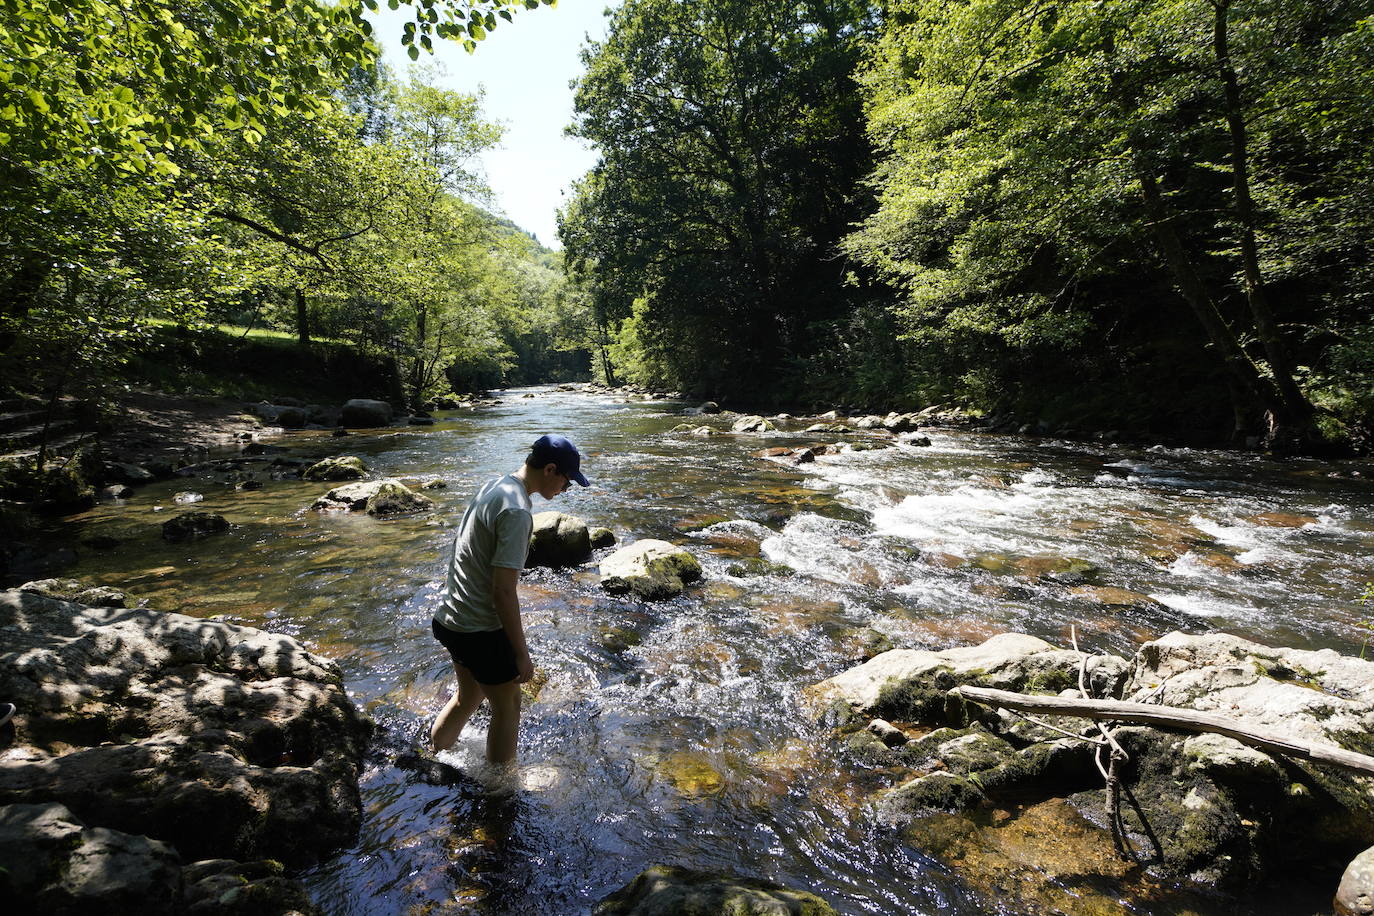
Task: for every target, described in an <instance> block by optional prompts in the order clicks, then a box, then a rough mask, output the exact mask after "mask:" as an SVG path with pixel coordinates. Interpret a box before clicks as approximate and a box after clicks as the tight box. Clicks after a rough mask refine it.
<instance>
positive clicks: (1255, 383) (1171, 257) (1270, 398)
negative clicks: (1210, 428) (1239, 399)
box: [1137, 168, 1282, 434]
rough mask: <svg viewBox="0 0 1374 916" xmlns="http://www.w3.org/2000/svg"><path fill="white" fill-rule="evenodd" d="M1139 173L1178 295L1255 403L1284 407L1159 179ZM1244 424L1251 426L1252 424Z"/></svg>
mask: <svg viewBox="0 0 1374 916" xmlns="http://www.w3.org/2000/svg"><path fill="white" fill-rule="evenodd" d="M1137 177H1138V178H1139V179H1140V189H1141V193H1142V196H1143V197H1144V200H1145V213H1146V215H1147V216H1148V217H1149V220H1150V224H1151V229H1152V231H1153V232H1154V235H1155V241H1156V243H1157V244H1158V245H1159V253H1160V256H1161V257H1162V258H1163V259H1164V264H1165V266H1166V267H1167V268H1168V270H1169V273H1170V274H1171V275H1172V276H1173V278H1174V286H1175V288H1176V289H1177V290H1178V292H1179V295H1181V296H1182V297H1183V300H1184V301H1185V302H1187V303H1188V306H1189V308H1191V309H1192V311H1193V314H1194V315H1195V316H1196V317H1197V320H1198V323H1199V324H1201V325H1202V327H1203V330H1204V331H1206V333H1207V339H1208V341H1209V342H1210V343H1211V344H1212V346H1213V347H1214V348H1215V349H1216V351H1217V353H1218V354H1220V356H1221V359H1222V363H1223V365H1224V366H1225V368H1226V371H1227V375H1228V377H1229V379H1230V380H1231V382H1232V383H1234V384H1235V385H1236V386H1237V388H1238V389H1239V391H1240V392H1243V393H1244V395H1245V396H1246V397H1248V398H1249V399H1250V400H1251V401H1252V403H1254V404H1258V405H1260V406H1262V407H1263V408H1265V409H1267V410H1269V411H1270V412H1274V411H1276V410H1281V409H1282V401H1281V400H1280V398H1279V395H1278V392H1277V391H1275V390H1274V387H1273V385H1272V384H1270V383H1269V382H1268V381H1267V380H1266V379H1265V378H1264V377H1263V376H1261V375H1260V373H1259V370H1257V369H1256V368H1255V364H1254V363H1252V362H1251V361H1250V357H1248V356H1246V355H1245V351H1244V350H1242V349H1241V346H1240V342H1239V341H1238V340H1236V335H1235V334H1234V333H1232V331H1231V328H1230V327H1229V326H1228V325H1227V324H1226V319H1225V318H1223V317H1222V315H1221V312H1220V311H1219V310H1218V309H1217V306H1216V302H1215V301H1213V299H1212V297H1211V295H1210V294H1209V293H1208V292H1207V287H1206V286H1205V285H1204V284H1203V282H1202V278H1201V277H1199V276H1198V274H1197V271H1196V270H1195V269H1194V267H1193V263H1192V261H1191V260H1190V259H1189V257H1188V253H1187V251H1185V250H1184V247H1183V242H1182V241H1181V240H1180V239H1179V237H1178V233H1177V232H1175V231H1174V228H1173V222H1172V219H1173V216H1172V214H1171V213H1170V212H1169V208H1168V205H1167V204H1165V202H1164V198H1163V195H1161V194H1160V191H1159V183H1158V182H1157V181H1156V180H1155V178H1154V176H1152V175H1150V174H1149V173H1148V172H1147V171H1145V169H1143V168H1140V169H1138V171H1137ZM1245 425H1246V426H1247V427H1249V425H1250V424H1248V423H1247V424H1245ZM1237 433H1238V434H1239V433H1241V430H1237Z"/></svg>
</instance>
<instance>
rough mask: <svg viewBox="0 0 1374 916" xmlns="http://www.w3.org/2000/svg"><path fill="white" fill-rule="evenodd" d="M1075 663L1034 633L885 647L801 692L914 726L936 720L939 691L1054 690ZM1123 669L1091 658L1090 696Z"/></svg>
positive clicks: (1069, 677) (1105, 691)
mask: <svg viewBox="0 0 1374 916" xmlns="http://www.w3.org/2000/svg"><path fill="white" fill-rule="evenodd" d="M1081 659H1082V656H1081V654H1080V653H1078V652H1074V651H1072V650H1070V649H1056V648H1055V647H1054V646H1051V645H1050V644H1049V643H1047V642H1045V641H1044V640H1043V639H1037V638H1036V637H1034V636H1026V635H1024V634H1021V633H1002V634H999V635H997V636H994V637H992V638H991V639H989V640H988V641H986V642H984V643H982V644H981V645H977V646H964V647H961V648H955V649H945V650H944V651H941V652H931V651H926V650H921V649H893V650H892V651H890V652H884V653H882V654H881V655H876V656H874V657H873V658H871V659H869V660H868V661H866V662H864V663H863V664H861V665H858V666H857V667H854V668H850V669H849V670H848V671H845V672H842V673H840V674H837V675H836V676H835V677H832V678H830V679H828V680H825V681H821V682H820V683H819V684H816V685H814V686H813V687H811V688H808V690H807V695H808V697H809V698H810V699H811V701H812V702H813V704H814V708H815V709H816V710H818V711H819V710H823V709H825V708H826V707H828V706H830V705H831V704H834V703H836V702H838V703H842V704H844V705H845V706H847V707H848V708H849V710H850V711H851V712H852V713H855V714H858V715H862V716H865V717H867V718H874V717H881V718H885V719H894V720H896V721H905V722H912V721H922V720H926V719H929V718H931V717H932V716H933V715H934V716H936V718H939V717H940V716H942V715H943V710H944V708H945V703H946V694H947V693H948V691H949V690H951V689H953V688H954V687H957V686H959V685H961V684H970V685H975V686H979V687H994V688H997V689H1000V690H1016V691H1027V692H1042V693H1044V692H1058V691H1059V690H1061V689H1063V688H1065V687H1070V686H1073V685H1075V684H1077V683H1078V668H1079V665H1080V663H1081ZM1128 670H1129V669H1128V665H1127V662H1126V660H1125V659H1122V658H1118V657H1116V656H1114V655H1098V656H1093V657H1091V658H1090V659H1089V662H1088V675H1087V676H1088V682H1089V684H1090V685H1091V686H1092V687H1093V688H1094V693H1095V694H1096V695H1098V696H1103V695H1115V694H1116V692H1117V691H1118V690H1119V685H1120V684H1121V683H1122V682H1123V681H1124V679H1125V677H1126V675H1127V673H1128Z"/></svg>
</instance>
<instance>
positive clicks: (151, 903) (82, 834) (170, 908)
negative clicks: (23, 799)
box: [0, 802, 181, 916]
mask: <svg viewBox="0 0 1374 916" xmlns="http://www.w3.org/2000/svg"><path fill="white" fill-rule="evenodd" d="M0 862H3V863H4V871H3V873H0V888H3V889H4V894H5V899H7V900H9V901H10V902H9V904H8V906H9V907H12V908H13V909H12V910H11V912H28V913H37V912H43V913H146V914H149V916H153V914H162V913H166V914H172V913H176V912H178V911H179V910H180V907H179V906H178V905H177V904H178V902H179V898H180V896H181V860H180V858H179V857H178V856H177V853H176V850H175V849H173V848H172V847H171V846H169V845H167V844H166V843H162V842H159V841H157V840H150V839H149V838H148V837H146V836H139V835H137V834H131V833H125V832H123V831H119V830H110V829H109V828H106V827H88V826H86V825H85V824H84V823H82V821H81V820H80V819H79V818H77V817H76V816H75V815H73V814H72V812H71V811H69V810H68V809H67V808H66V807H65V806H64V805H61V804H58V803H57V802H39V803H34V804H13V805H5V806H3V807H0Z"/></svg>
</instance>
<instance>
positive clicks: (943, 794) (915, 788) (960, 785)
mask: <svg viewBox="0 0 1374 916" xmlns="http://www.w3.org/2000/svg"><path fill="white" fill-rule="evenodd" d="M987 800H988V799H987V796H986V795H984V794H983V790H982V789H980V788H978V786H977V785H976V784H975V783H974V782H973V781H972V780H969V779H967V778H965V777H963V776H959V775H957V774H955V773H946V772H936V773H928V774H926V775H925V776H918V777H916V778H915V779H913V780H911V781H909V782H905V783H903V784H902V785H900V786H898V787H897V788H895V789H893V790H892V791H890V792H888V793H886V794H885V795H883V796H882V798H881V800H880V801H879V810H880V811H881V813H882V814H883V816H884V817H885V818H887V819H889V820H890V819H893V818H894V817H895V818H901V817H920V816H921V815H923V814H932V813H935V812H940V811H945V812H962V811H971V810H973V809H975V808H978V807H980V806H982V805H984V804H985V803H986V802H987Z"/></svg>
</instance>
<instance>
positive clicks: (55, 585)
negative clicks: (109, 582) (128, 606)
mask: <svg viewBox="0 0 1374 916" xmlns="http://www.w3.org/2000/svg"><path fill="white" fill-rule="evenodd" d="M19 588H20V590H21V591H26V592H36V593H37V594H40V595H45V596H46V597H48V598H57V599H58V600H60V601H75V602H76V603H77V604H85V605H89V606H91V607H124V604H125V602H126V601H127V600H128V598H127V596H126V595H125V594H124V593H123V592H121V591H120V590H119V589H117V588H110V587H109V586H105V585H87V584H86V583H85V582H82V581H80V580H79V579H38V580H37V581H34V582H25V583H24V584H23V585H21V586H19Z"/></svg>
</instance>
